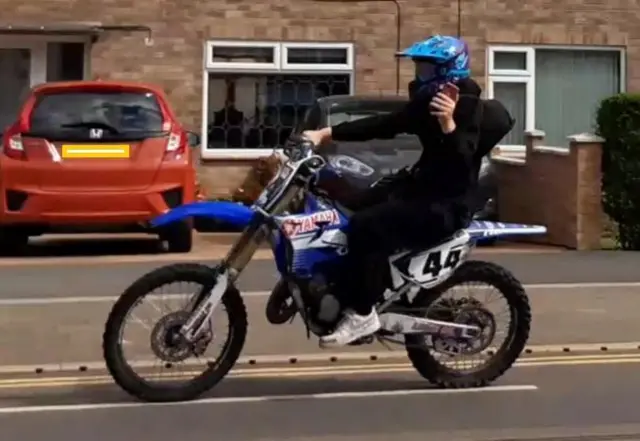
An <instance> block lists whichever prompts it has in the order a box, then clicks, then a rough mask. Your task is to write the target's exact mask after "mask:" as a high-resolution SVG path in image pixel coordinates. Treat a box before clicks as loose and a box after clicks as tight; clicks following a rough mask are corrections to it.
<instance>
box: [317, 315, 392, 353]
mask: <svg viewBox="0 0 640 441" xmlns="http://www.w3.org/2000/svg"><path fill="white" fill-rule="evenodd" d="M380 326H381V325H380V317H378V313H377V312H376V310H375V309H372V310H371V312H370V313H369V314H367V315H358V314H356V313H355V312H353V311H347V312H345V315H344V318H343V319H342V321H341V322H340V323H339V324H338V327H337V328H336V330H335V331H333V333H331V334H329V335H325V336H324V337H320V346H322V347H326V346H344V345H347V344H349V343H351V342H353V341H356V340H358V339H360V338H362V337H366V336H368V335H371V334H373V333H374V332H376V331H377V330H378V329H380Z"/></svg>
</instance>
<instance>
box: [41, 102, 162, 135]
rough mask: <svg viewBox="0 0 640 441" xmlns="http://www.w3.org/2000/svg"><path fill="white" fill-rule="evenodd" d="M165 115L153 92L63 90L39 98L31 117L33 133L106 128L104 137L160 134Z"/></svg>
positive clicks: (61, 132) (75, 131)
mask: <svg viewBox="0 0 640 441" xmlns="http://www.w3.org/2000/svg"><path fill="white" fill-rule="evenodd" d="M162 123H163V118H162V112H161V110H160V107H159V105H158V100H157V99H156V96H155V95H154V94H153V93H137V92H106V91H105V92H78V91H64V92H59V93H50V94H45V95H42V96H40V97H39V98H38V99H37V101H36V105H35V107H34V109H33V113H32V114H31V131H32V132H34V133H47V134H72V135H75V134H78V135H79V136H81V135H82V134H84V133H85V132H88V131H89V130H90V129H92V128H98V129H100V128H102V129H104V133H105V137H113V138H116V137H117V135H118V134H131V133H140V134H142V133H149V132H160V131H161V130H162V125H163V124H162Z"/></svg>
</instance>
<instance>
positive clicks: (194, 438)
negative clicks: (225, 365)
mask: <svg viewBox="0 0 640 441" xmlns="http://www.w3.org/2000/svg"><path fill="white" fill-rule="evenodd" d="M637 362H638V360H636V361H632V362H614V363H612V364H609V363H607V364H594V362H586V363H575V364H573V365H550V366H549V365H547V366H545V365H544V364H542V365H531V366H522V367H516V368H514V369H513V370H511V371H510V372H509V373H508V374H507V375H506V376H505V377H504V378H503V379H502V380H500V381H498V382H497V383H496V384H495V386H496V387H494V388H493V389H491V388H487V389H483V390H458V391H436V390H433V389H429V388H428V386H426V385H425V383H424V381H423V380H422V379H420V378H419V377H418V376H417V375H416V374H414V373H412V372H386V373H384V372H374V373H370V374H367V373H360V374H358V375H346V374H340V373H337V372H334V371H332V370H331V369H327V372H326V374H325V375H324V376H317V377H315V378H308V377H299V378H298V377H295V376H293V377H289V378H288V377H286V376H284V375H280V376H279V377H280V378H260V379H251V378H242V377H238V378H236V379H232V378H230V379H228V380H226V381H225V382H223V383H222V384H221V385H220V386H219V388H218V389H216V391H215V394H213V395H210V396H209V397H206V398H205V399H204V400H202V401H199V402H191V403H178V404H173V405H155V406H154V405H147V404H144V403H137V402H132V401H131V400H130V399H129V398H128V397H126V396H125V395H124V394H123V393H122V392H120V391H119V390H118V389H116V388H115V387H113V386H95V387H91V386H80V385H79V386H62V387H56V386H50V387H47V388H40V389H38V388H32V387H25V388H21V389H11V388H9V389H3V388H1V387H0V427H2V440H3V441H24V440H25V439H47V440H48V441H75V440H78V441H79V440H88V439H91V440H93V441H111V440H136V439H139V440H153V441H165V440H166V441H174V440H176V439H180V440H184V441H202V440H206V439H211V438H212V437H213V438H215V439H223V440H225V441H241V440H242V441H252V440H256V441H268V440H274V441H275V440H283V439H304V440H314V441H315V440H317V441H320V440H323V441H324V440H326V441H335V440H340V441H342V440H344V441H346V440H350V441H360V440H362V441H365V440H367V441H370V440H374V441H387V440H390V439H393V440H400V441H414V440H415V441H417V440H424V439H430V440H434V439H436V440H440V439H442V440H448V441H451V440H474V441H483V440H489V439H493V440H496V439H503V440H507V439H508V440H533V439H536V440H572V439H574V438H575V439H576V440H577V439H578V438H579V439H580V440H585V439H588V440H590V441H592V440H593V441H596V440H618V439H619V440H638V439H640V420H639V418H638V415H639V414H638V406H637V401H638V396H639V394H640V377H639V376H638V375H637V371H638V366H637ZM273 377H278V374H277V373H276V374H274V375H273Z"/></svg>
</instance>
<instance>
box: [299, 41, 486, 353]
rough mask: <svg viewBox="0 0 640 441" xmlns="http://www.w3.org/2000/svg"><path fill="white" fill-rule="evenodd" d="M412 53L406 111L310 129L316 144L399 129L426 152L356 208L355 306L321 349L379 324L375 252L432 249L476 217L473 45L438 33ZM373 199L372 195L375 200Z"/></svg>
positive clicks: (349, 281) (351, 238)
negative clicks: (391, 187)
mask: <svg viewBox="0 0 640 441" xmlns="http://www.w3.org/2000/svg"><path fill="white" fill-rule="evenodd" d="M397 55H398V56H401V57H407V58H411V59H412V60H413V62H414V65H415V79H414V80H413V81H412V82H411V83H410V84H409V97H410V100H409V102H408V104H407V105H406V106H405V107H404V108H403V109H401V110H400V111H397V112H394V113H390V114H384V115H375V116H371V117H368V118H364V119H360V120H356V121H352V122H344V123H341V124H338V125H335V126H333V127H326V128H324V129H321V130H315V131H307V132H304V134H303V135H304V136H306V137H307V138H309V139H310V140H311V141H312V142H314V144H316V145H317V146H321V145H322V144H325V143H327V142H329V141H331V140H332V139H333V140H335V141H368V140H371V139H389V138H393V137H395V136H396V135H397V134H400V133H412V134H415V135H417V136H418V137H419V139H420V142H421V144H422V147H423V153H422V155H421V157H420V159H419V160H418V162H417V163H416V164H415V165H414V167H413V168H412V170H411V174H410V176H409V177H408V178H406V179H403V182H402V183H401V185H400V188H399V189H396V191H395V192H394V194H395V195H396V197H391V198H389V197H386V198H384V199H382V200H380V197H379V195H376V196H375V197H374V199H377V200H376V201H375V203H370V205H369V206H367V207H365V208H364V209H361V210H359V211H357V212H356V213H355V214H354V215H353V216H352V217H351V219H350V222H349V229H348V231H347V240H348V246H349V253H348V255H347V256H346V263H345V265H347V267H346V268H344V274H348V277H346V278H345V280H344V281H343V284H342V285H343V286H342V289H344V295H343V297H344V298H345V300H347V299H348V301H349V302H350V303H351V304H350V305H347V306H349V309H348V310H347V311H346V312H345V316H344V318H343V320H342V321H341V322H340V323H339V324H338V326H337V327H336V329H335V330H334V332H333V333H331V334H329V335H327V336H324V337H322V338H321V339H320V344H321V345H322V346H329V345H337V346H342V345H346V344H349V343H351V342H354V341H356V340H358V339H360V338H362V337H365V336H368V335H370V334H373V333H375V332H376V331H378V330H379V329H380V326H381V324H380V319H379V317H378V314H377V312H376V310H375V308H374V305H375V302H376V300H377V298H378V295H379V292H378V291H377V288H378V287H375V286H369V285H371V283H368V282H369V281H371V280H372V278H373V274H372V273H371V267H369V265H370V264H371V262H372V261H373V260H372V256H377V257H380V256H384V258H386V257H388V256H389V255H390V254H392V253H393V252H394V251H397V250H399V249H403V248H415V247H417V246H426V245H427V244H432V243H433V242H435V241H438V240H440V239H443V238H445V237H446V236H449V235H451V234H453V233H454V232H455V231H456V230H458V229H461V228H464V227H466V226H467V225H468V223H469V221H470V220H471V217H472V213H471V209H470V204H471V200H472V196H471V195H472V193H473V192H474V190H475V189H476V187H477V183H478V173H479V169H480V160H481V155H476V149H477V146H478V139H479V127H480V121H481V118H482V115H481V114H482V111H481V109H482V106H481V105H480V100H479V98H478V97H479V95H480V87H479V86H478V85H477V83H476V82H475V81H473V80H472V79H470V78H469V77H470V69H469V51H468V47H467V44H466V43H465V42H464V41H462V40H460V39H457V38H455V37H450V36H439V35H436V36H432V37H429V38H427V39H426V40H423V41H419V42H416V43H415V44H413V45H412V46H410V47H409V48H407V49H405V50H404V51H402V52H400V53H399V54H397ZM369 199H370V198H369Z"/></svg>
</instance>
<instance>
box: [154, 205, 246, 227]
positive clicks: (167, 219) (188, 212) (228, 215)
mask: <svg viewBox="0 0 640 441" xmlns="http://www.w3.org/2000/svg"><path fill="white" fill-rule="evenodd" d="M253 214H254V212H253V210H251V209H250V208H249V207H247V206H245V205H242V204H238V203H235V202H227V201H207V202H192V203H190V204H185V205H180V206H179V207H176V208H174V209H172V210H169V211H168V212H166V213H164V214H161V215H160V216H157V217H156V218H154V219H153V220H152V221H151V226H152V227H154V228H157V227H162V226H165V225H168V224H171V223H173V222H178V221H181V220H184V219H188V218H191V217H205V218H208V219H214V220H218V221H222V222H225V223H227V224H231V225H233V226H235V227H242V228H244V227H245V226H247V224H248V223H249V221H251V218H252V217H253Z"/></svg>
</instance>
